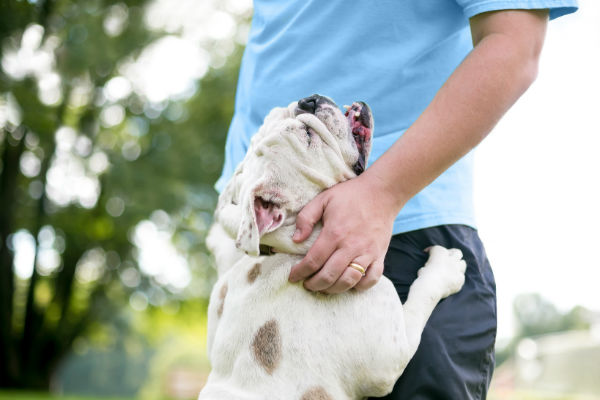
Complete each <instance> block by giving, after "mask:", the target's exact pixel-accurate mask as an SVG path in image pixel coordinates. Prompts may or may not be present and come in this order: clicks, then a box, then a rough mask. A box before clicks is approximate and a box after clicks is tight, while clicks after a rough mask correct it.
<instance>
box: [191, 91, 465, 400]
mask: <svg viewBox="0 0 600 400" xmlns="http://www.w3.org/2000/svg"><path fill="white" fill-rule="evenodd" d="M372 130H373V118H372V115H371V111H370V109H369V107H368V106H367V105H366V104H365V103H362V102H355V103H354V104H352V106H351V107H349V108H348V110H347V111H346V113H345V114H343V113H342V112H341V111H340V109H339V108H338V107H337V106H336V104H335V103H334V102H333V101H331V100H330V99H328V98H326V97H323V96H318V95H314V96H311V97H308V98H305V99H302V100H300V101H298V102H293V103H292V104H290V105H289V106H288V107H287V108H275V109H274V110H273V111H271V113H270V114H269V115H268V116H267V118H266V119H265V122H264V125H263V126H262V127H261V128H260V130H259V131H258V133H257V134H256V135H255V136H254V137H253V139H252V142H251V144H250V148H249V150H248V153H247V155H246V157H245V158H244V160H243V162H242V163H241V164H240V166H239V167H238V168H237V170H236V172H235V174H234V176H233V178H232V179H231V181H230V182H229V184H228V186H227V187H226V189H225V190H224V191H223V193H222V194H221V196H220V198H219V204H218V206H217V211H216V214H215V224H214V226H213V227H212V229H211V232H210V234H209V237H208V239H207V245H208V247H209V248H210V249H211V251H212V252H213V253H214V255H215V258H216V262H217V267H218V272H219V279H218V281H217V283H216V284H215V286H214V288H213V291H212V294H211V298H210V304H209V308H208V355H209V358H210V361H211V364H212V371H211V373H210V375H209V377H208V381H207V383H206V386H205V387H204V389H203V390H202V392H201V393H200V397H199V399H200V400H212V399H214V400H242V399H243V400H246V399H247V400H250V399H252V400H276V399H281V400H288V399H290V400H292V399H293V400H296V399H297V400H342V399H363V398H366V397H371V396H373V397H380V396H384V395H385V394H387V393H389V392H391V390H392V388H393V385H394V383H395V382H396V380H397V379H398V377H399V376H400V375H401V374H402V372H403V371H404V368H405V367H406V365H407V363H408V361H409V360H410V359H411V357H412V356H413V355H414V353H415V351H416V350H417V346H418V345H419V341H420V338H421V333H422V331H423V328H424V326H425V323H426V321H427V319H428V318H429V316H430V315H431V312H432V311H433V309H434V307H435V305H436V304H437V303H438V302H439V301H440V300H441V299H442V298H444V297H446V296H449V295H451V294H453V293H456V292H457V291H459V290H460V288H461V287H462V285H463V283H464V272H465V268H466V264H465V262H464V261H463V260H462V259H461V257H462V254H461V252H460V251H459V250H447V249H445V248H442V247H439V246H434V247H432V248H431V249H429V253H430V257H429V260H428V261H427V263H426V264H425V266H424V267H423V268H421V269H420V270H419V274H418V278H417V279H416V280H415V282H414V283H413V284H412V286H411V288H410V292H409V296H408V299H407V301H406V303H405V304H404V305H402V304H401V303H400V300H399V298H398V294H397V293H396V290H395V289H394V286H393V284H392V283H391V282H390V281H389V280H388V279H387V278H385V277H382V278H381V279H380V280H379V282H378V283H377V284H376V285H375V286H373V287H372V288H371V289H369V290H366V291H364V292H359V291H356V290H350V291H348V292H345V293H342V294H336V295H325V294H320V293H313V292H309V291H307V290H305V289H304V288H303V286H302V284H301V283H295V284H291V283H289V282H288V276H289V273H290V270H291V268H292V266H293V265H295V264H296V263H297V262H298V261H300V260H301V259H302V257H303V255H304V254H306V252H307V251H308V248H309V247H310V245H311V244H312V243H313V242H314V240H315V238H316V236H317V235H318V233H319V231H320V226H317V227H316V229H315V230H314V231H313V234H312V235H311V237H310V238H309V239H308V240H307V241H306V242H304V243H301V244H297V243H294V242H293V241H292V239H291V237H292V234H293V231H294V229H295V219H296V215H297V213H298V212H299V211H300V209H301V208H302V207H303V206H304V205H305V204H306V203H308V202H309V201H310V200H311V199H312V198H313V197H315V196H316V195H317V194H318V193H319V192H321V191H322V190H324V189H327V188H329V187H331V186H333V185H335V184H336V183H339V182H342V181H345V180H347V179H351V178H353V177H355V176H356V175H357V174H359V173H361V172H362V171H363V170H364V167H365V165H366V160H367V157H368V154H369V150H370V146H371V134H372Z"/></svg>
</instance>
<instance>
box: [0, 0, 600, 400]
mask: <svg viewBox="0 0 600 400" xmlns="http://www.w3.org/2000/svg"><path fill="white" fill-rule="evenodd" d="M597 3H598V2H597V1H595V0H581V1H580V5H581V9H580V11H579V12H578V13H577V14H575V15H572V16H568V17H565V18H561V19H560V20H558V21H555V22H552V23H551V24H550V27H549V32H548V37H547V44H546V47H545V49H544V55H543V57H542V63H541V67H540V75H539V78H538V80H537V81H536V83H535V84H534V85H533V87H532V88H531V89H530V91H529V92H528V93H527V94H526V95H525V96H524V97H523V98H522V99H521V100H520V101H519V103H518V104H517V105H516V106H515V107H514V108H513V109H512V110H511V111H510V112H509V114H508V115H507V116H506V117H505V118H504V119H503V121H502V122H501V123H500V124H499V126H498V127H497V129H496V130H495V132H493V133H492V134H491V136H490V137H489V138H488V139H487V140H486V141H485V142H484V143H483V144H482V145H481V146H480V148H479V149H478V150H477V156H476V157H477V163H478V166H477V175H476V176H475V179H476V193H475V195H476V204H477V215H478V219H479V224H480V232H481V235H482V237H483V239H484V242H485V243H486V245H487V247H488V252H489V256H490V259H491V261H492V264H493V266H494V270H495V273H496V278H497V284H498V313H499V333H498V350H497V351H498V357H497V358H498V360H497V364H498V366H497V370H496V374H495V378H494V382H493V389H492V393H491V395H490V398H492V399H498V400H499V399H600V397H599V396H598V394H599V393H600V295H598V289H597V286H598V284H599V282H600V261H599V260H598V259H597V258H595V255H596V253H597V252H598V250H599V244H598V243H599V239H600V235H599V234H598V233H597V231H596V227H598V226H600V212H599V211H598V204H600V194H599V192H600V191H599V190H598V181H599V179H598V178H599V172H600V161H599V158H598V157H597V154H598V150H599V149H600V135H599V134H600V126H599V125H600V124H599V120H598V113H599V112H600V107H599V106H600V100H598V93H600V78H599V77H598V71H600V24H598V21H600V4H597ZM251 16H252V4H251V2H250V1H249V0H201V1H197V0H152V1H150V0H148V1H146V0H131V1H112V0H80V1H67V0H0V41H1V42H0V154H1V158H0V239H1V241H0V399H11V400H12V399H15V400H19V399H47V398H51V397H60V398H69V399H80V398H82V399H89V398H123V399H134V398H139V399H182V400H184V399H193V398H195V397H196V396H197V393H198V392H199V390H200V388H201V387H202V384H203V382H204V380H205V378H206V376H207V374H208V372H209V368H210V366H209V364H208V361H207V358H206V354H205V334H206V306H207V297H208V295H209V292H210V288H211V286H212V284H213V283H214V281H215V277H216V276H215V273H214V271H213V266H212V261H211V258H210V256H209V254H208V253H207V251H206V248H205V246H204V237H205V235H206V232H207V229H208V227H209V226H210V223H211V218H212V210H213V208H214V206H215V203H216V198H217V195H216V193H215V191H214V189H213V188H212V185H213V183H214V182H215V181H216V179H217V177H218V175H219V173H220V169H221V165H222V162H223V147H224V141H225V135H226V132H227V128H228V125H229V122H230V119H231V116H232V112H233V101H234V96H235V85H236V81H237V71H238V68H239V62H240V56H241V52H242V51H243V46H244V43H245V40H246V37H247V32H248V28H249V23H250V19H251Z"/></svg>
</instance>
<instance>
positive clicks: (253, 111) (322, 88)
mask: <svg viewBox="0 0 600 400" xmlns="http://www.w3.org/2000/svg"><path fill="white" fill-rule="evenodd" d="M546 8H547V9H550V18H551V19H553V18H556V17H559V16H561V15H564V14H568V13H571V12H574V11H575V10H576V9H577V3H576V0H523V1H519V0H516V1H497V0H418V1H416V0H415V1H399V0H394V1H392V0H378V1H346V2H342V1H323V0H287V1H277V0H255V1H254V16H253V20H252V27H251V29H250V34H249V38H248V44H247V46H246V49H245V52H244V56H243V59H242V65H241V69H240V76H239V82H238V88H237V95H236V103H235V113H234V116H233V120H232V122H231V126H230V128H229V133H228V137H227V144H226V148H225V165H224V167H223V173H222V175H221V178H220V179H219V180H218V181H217V183H216V185H215V187H216V189H217V190H218V191H221V190H222V189H223V188H224V187H225V185H226V184H227V181H228V180H229V179H230V178H231V176H232V174H233V172H234V170H235V168H236V166H237V164H238V163H239V162H240V161H242V159H243V158H244V156H245V154H246V150H247V148H248V145H249V143H250V138H251V137H252V135H253V134H254V133H255V132H256V131H257V130H258V128H259V126H260V125H261V124H262V121H263V119H264V117H265V116H266V115H267V114H268V112H269V111H270V110H271V109H272V108H273V107H276V106H285V105H287V104H289V103H290V102H292V101H294V100H298V99H301V98H303V97H306V96H309V95H311V94H313V93H319V94H323V95H326V96H329V97H331V98H333V100H335V101H336V102H337V103H338V105H340V106H341V105H342V104H352V102H353V101H355V100H362V101H365V102H366V103H368V104H369V105H370V107H371V110H372V111H373V116H374V119H375V129H374V136H373V144H372V152H371V156H370V159H369V164H371V163H373V161H375V160H376V159H377V158H378V157H379V156H381V155H382V154H383V152H384V151H385V150H387V149H388V148H389V147H390V146H391V145H392V144H393V143H394V142H395V141H396V140H397V139H398V138H399V137H400V136H401V135H402V134H403V133H404V131H405V130H406V129H407V128H408V127H409V126H410V125H411V124H412V123H413V122H414V121H415V120H416V119H417V117H418V116H419V115H420V114H421V112H423V110H424V109H425V107H427V105H428V104H429V103H430V102H431V100H432V99H433V97H434V96H435V94H436V92H437V91H438V89H439V88H440V87H441V86H442V84H443V83H444V82H445V81H446V79H447V78H448V77H449V76H450V74H451V73H452V72H453V71H454V69H455V68H456V67H457V66H458V65H459V64H460V62H461V61H462V60H463V58H464V57H465V56H466V55H467V54H468V53H469V52H470V51H471V49H472V47H473V46H472V41H471V34H470V28H469V18H470V17H472V16H473V15H476V14H479V13H482V12H485V11H492V10H500V9H546ZM472 168H473V155H472V153H469V154H467V155H466V156H465V157H463V158H462V159H461V160H459V161H458V162H457V163H455V164H454V165H453V166H452V167H450V168H449V169H448V170H447V171H446V172H444V173H443V174H442V175H441V176H439V177H438V178H437V179H436V180H435V181H434V182H433V183H431V184H430V185H429V186H427V187H426V188H424V189H423V190H422V191H421V192H419V193H418V194H417V195H416V196H414V197H413V198H412V199H411V200H410V201H409V202H408V203H407V204H406V205H405V206H404V208H403V209H402V211H401V212H400V214H399V215H398V216H397V217H396V220H395V222H394V231H393V232H394V233H395V234H396V233H401V232H406V231H411V230H415V229H420V228H426V227H430V226H436V225H442V224H465V225H470V226H473V227H474V226H475V221H474V216H473V200H472ZM398 184H399V185H401V184H402V182H398Z"/></svg>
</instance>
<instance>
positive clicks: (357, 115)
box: [354, 111, 360, 119]
mask: <svg viewBox="0 0 600 400" xmlns="http://www.w3.org/2000/svg"><path fill="white" fill-rule="evenodd" d="M358 117H360V111H357V112H355V113H354V118H356V119H358Z"/></svg>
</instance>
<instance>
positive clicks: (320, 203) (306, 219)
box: [292, 194, 325, 242]
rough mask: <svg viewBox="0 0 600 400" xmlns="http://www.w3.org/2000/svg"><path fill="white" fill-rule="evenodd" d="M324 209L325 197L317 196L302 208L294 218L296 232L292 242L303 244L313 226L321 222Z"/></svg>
mask: <svg viewBox="0 0 600 400" xmlns="http://www.w3.org/2000/svg"><path fill="white" fill-rule="evenodd" d="M324 209H325V196H322V194H319V195H318V196H317V197H315V198H314V199H312V200H311V201H310V202H309V203H308V204H307V205H305V206H304V208H302V210H301V211H300V212H299V213H298V216H297V217H296V231H295V232H294V236H292V240H294V242H303V241H305V240H306V239H307V238H308V237H309V236H310V234H311V232H312V230H313V228H314V226H315V224H316V223H317V222H319V221H320V220H321V217H322V216H323V210H324Z"/></svg>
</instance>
